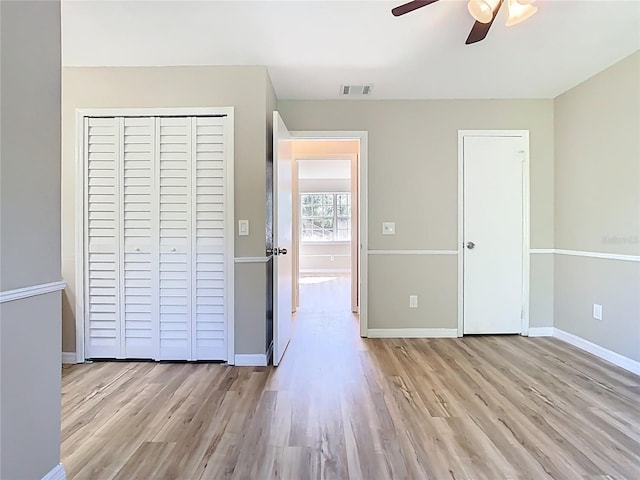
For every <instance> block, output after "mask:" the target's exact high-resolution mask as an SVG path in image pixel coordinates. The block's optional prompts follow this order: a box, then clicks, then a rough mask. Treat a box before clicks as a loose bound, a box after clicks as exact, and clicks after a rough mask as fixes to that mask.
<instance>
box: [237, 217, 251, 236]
mask: <svg viewBox="0 0 640 480" xmlns="http://www.w3.org/2000/svg"><path fill="white" fill-rule="evenodd" d="M238 235H249V220H238Z"/></svg>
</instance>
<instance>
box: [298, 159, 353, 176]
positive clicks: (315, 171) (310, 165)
mask: <svg viewBox="0 0 640 480" xmlns="http://www.w3.org/2000/svg"><path fill="white" fill-rule="evenodd" d="M296 163H297V164H298V178H299V179H301V180H318V179H322V180H324V179H339V180H345V179H346V180H348V179H350V178H351V159H335V158H331V159H326V160H325V159H323V160H316V159H299V160H298V161H297V162H296Z"/></svg>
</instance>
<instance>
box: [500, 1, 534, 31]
mask: <svg viewBox="0 0 640 480" xmlns="http://www.w3.org/2000/svg"><path fill="white" fill-rule="evenodd" d="M531 1H532V0H508V3H507V6H508V7H509V18H507V23H506V25H507V27H510V26H512V25H515V24H516V23H520V22H522V21H523V20H526V19H527V18H529V17H530V16H531V15H533V14H534V13H536V12H537V11H538V7H534V6H533V5H531Z"/></svg>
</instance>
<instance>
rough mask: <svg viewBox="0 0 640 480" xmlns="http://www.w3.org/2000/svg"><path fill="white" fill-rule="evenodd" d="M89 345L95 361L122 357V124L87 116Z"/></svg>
mask: <svg viewBox="0 0 640 480" xmlns="http://www.w3.org/2000/svg"><path fill="white" fill-rule="evenodd" d="M84 128H85V132H86V133H85V138H84V151H85V162H86V177H85V185H86V187H85V204H86V206H87V209H86V214H85V225H86V235H87V237H86V249H85V259H84V261H85V265H86V275H87V277H86V287H85V305H86V307H85V315H86V327H85V344H86V349H87V352H88V353H89V355H90V356H91V357H102V358H105V357H106V358H121V357H122V352H121V347H120V307H121V305H120V284H119V275H118V270H119V262H120V241H119V238H120V228H119V226H120V205H119V175H118V170H119V158H120V144H119V121H118V119H117V118H85V121H84Z"/></svg>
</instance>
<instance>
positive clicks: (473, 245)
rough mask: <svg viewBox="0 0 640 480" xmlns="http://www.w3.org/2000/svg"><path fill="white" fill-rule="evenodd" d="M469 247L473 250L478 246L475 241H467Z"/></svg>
mask: <svg viewBox="0 0 640 480" xmlns="http://www.w3.org/2000/svg"><path fill="white" fill-rule="evenodd" d="M467 248H468V249H469V250H473V249H474V248H476V244H475V243H473V242H467Z"/></svg>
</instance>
